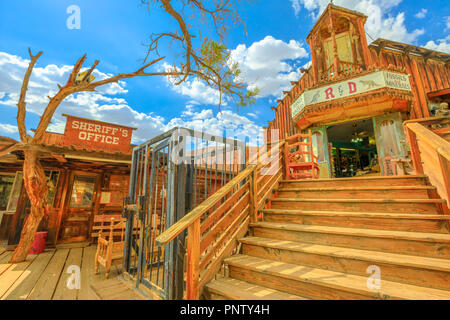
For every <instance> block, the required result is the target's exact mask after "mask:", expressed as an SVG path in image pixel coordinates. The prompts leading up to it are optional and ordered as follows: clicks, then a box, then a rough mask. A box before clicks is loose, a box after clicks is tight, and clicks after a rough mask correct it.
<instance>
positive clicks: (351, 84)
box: [348, 81, 356, 93]
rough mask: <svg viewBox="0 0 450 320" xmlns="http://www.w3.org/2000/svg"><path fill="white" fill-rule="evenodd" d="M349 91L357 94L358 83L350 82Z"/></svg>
mask: <svg viewBox="0 0 450 320" xmlns="http://www.w3.org/2000/svg"><path fill="white" fill-rule="evenodd" d="M348 89H349V93H355V92H356V83H354V82H352V81H349V82H348Z"/></svg>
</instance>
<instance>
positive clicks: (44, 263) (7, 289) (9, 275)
mask: <svg viewBox="0 0 450 320" xmlns="http://www.w3.org/2000/svg"><path fill="white" fill-rule="evenodd" d="M96 248H97V247H96V246H92V245H91V246H88V247H84V248H80V247H78V248H60V249H49V250H46V251H45V252H43V253H41V254H39V255H29V256H28V258H27V260H26V261H25V262H22V263H18V264H10V263H8V261H9V259H10V258H11V255H12V251H5V250H4V248H3V247H2V246H0V300H143V299H144V297H143V296H141V295H140V294H138V293H137V292H136V291H134V290H133V289H131V288H129V287H127V286H126V285H125V283H123V282H122V281H120V280H119V279H118V278H117V276H118V275H119V274H120V273H121V271H122V266H121V265H117V266H113V267H112V268H111V274H110V276H109V279H106V277H105V272H104V269H102V268H101V269H100V272H99V274H94V257H95V251H96ZM70 266H79V267H80V280H81V283H80V289H69V288H68V286H67V280H68V278H69V277H70V276H71V275H70V274H69V273H67V269H68V268H69V267H70Z"/></svg>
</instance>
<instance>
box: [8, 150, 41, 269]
mask: <svg viewBox="0 0 450 320" xmlns="http://www.w3.org/2000/svg"><path fill="white" fill-rule="evenodd" d="M24 153H25V160H24V164H23V180H24V186H25V190H26V191H27V194H28V198H29V199H30V203H31V212H30V214H29V215H28V218H27V220H26V222H25V225H24V226H23V228H22V233H21V235H20V242H19V245H18V246H17V248H16V250H15V251H14V254H13V256H12V258H11V261H10V263H17V262H21V261H24V260H25V259H26V257H27V255H28V252H29V251H30V249H31V246H32V245H33V242H34V238H35V234H36V231H37V229H38V227H39V223H40V222H41V220H42V218H43V217H44V215H45V200H46V199H47V191H48V187H47V181H46V178H45V171H44V168H43V167H42V165H41V163H40V162H39V158H38V151H36V150H25V151H24Z"/></svg>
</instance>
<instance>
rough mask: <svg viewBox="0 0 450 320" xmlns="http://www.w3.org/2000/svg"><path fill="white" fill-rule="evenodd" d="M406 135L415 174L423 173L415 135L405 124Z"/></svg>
mask: <svg viewBox="0 0 450 320" xmlns="http://www.w3.org/2000/svg"><path fill="white" fill-rule="evenodd" d="M406 136H407V137H408V141H409V145H410V147H411V160H412V162H413V164H414V170H415V171H416V174H423V166H422V162H421V158H420V150H419V145H418V143H417V137H416V134H415V133H414V132H412V130H411V129H409V128H408V126H407V125H406Z"/></svg>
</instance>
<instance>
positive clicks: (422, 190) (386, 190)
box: [275, 186, 436, 199]
mask: <svg viewBox="0 0 450 320" xmlns="http://www.w3.org/2000/svg"><path fill="white" fill-rule="evenodd" d="M435 190H436V187H433V186H377V187H328V188H289V187H284V188H278V189H275V191H276V192H277V195H278V197H279V198H307V199H368V198H370V199H428V198H430V193H431V191H435Z"/></svg>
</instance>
